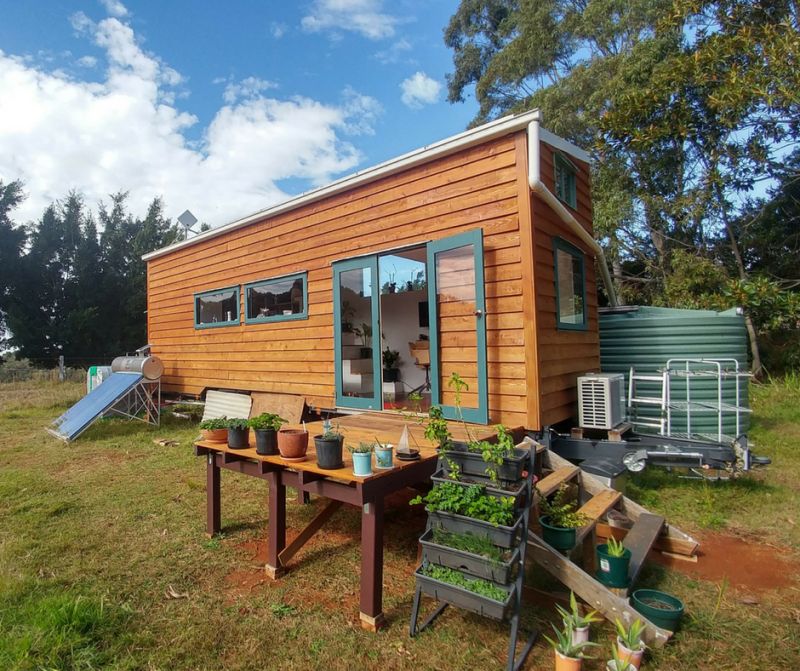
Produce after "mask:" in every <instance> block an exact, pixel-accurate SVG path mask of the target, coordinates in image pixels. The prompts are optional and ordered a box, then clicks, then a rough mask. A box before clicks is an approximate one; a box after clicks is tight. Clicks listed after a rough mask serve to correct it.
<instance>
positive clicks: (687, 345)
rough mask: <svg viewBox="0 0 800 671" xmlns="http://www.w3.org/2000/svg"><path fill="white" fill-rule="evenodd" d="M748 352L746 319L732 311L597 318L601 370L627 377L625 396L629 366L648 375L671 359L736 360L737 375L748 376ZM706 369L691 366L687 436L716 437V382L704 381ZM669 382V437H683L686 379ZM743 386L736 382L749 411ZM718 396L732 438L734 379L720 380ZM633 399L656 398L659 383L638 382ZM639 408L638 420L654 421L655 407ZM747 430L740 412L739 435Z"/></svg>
mask: <svg viewBox="0 0 800 671" xmlns="http://www.w3.org/2000/svg"><path fill="white" fill-rule="evenodd" d="M747 352H748V345H747V330H746V328H745V323H744V317H743V316H742V315H741V314H739V313H738V311H737V310H736V309H733V310H727V311H725V312H714V311H712V310H678V309H674V308H660V307H645V306H641V307H623V308H611V309H608V310H605V311H601V313H600V365H601V369H602V370H603V372H606V373H624V374H625V384H626V387H625V389H626V395H627V390H628V373H629V371H630V369H631V367H633V368H634V369H635V370H636V373H637V374H651V375H652V374H657V373H660V372H661V371H663V369H664V368H665V366H666V364H667V361H668V360H669V359H735V360H736V361H738V362H739V368H740V370H741V371H747V370H748V363H747ZM709 368H710V367H709V366H706V365H703V364H692V365H690V369H691V371H692V375H691V376H688V381H689V384H690V385H691V386H690V398H691V402H692V406H691V433H692V434H700V435H704V436H708V437H710V438H716V436H717V433H718V422H719V416H718V414H717V410H716V408H717V405H718V404H717V399H718V383H717V379H716V377H711V376H706V374H705V371H706V370H707V369H709ZM670 379H671V382H670V395H671V399H672V401H673V404H672V409H671V411H670V412H671V415H672V432H673V433H674V434H680V433H685V432H686V428H687V427H686V424H687V421H686V420H687V417H686V409H685V401H686V381H687V376H685V375H674V376H671V378H670ZM747 382H748V381H747V378H745V377H742V378H740V390H739V399H738V403H739V406H740V407H741V406H743V407H748V406H749V403H748V395H747V386H748V384H747ZM722 391H723V398H722V400H723V408H724V409H725V412H723V414H722V420H723V434H725V435H728V436H735V435H736V419H735V413H734V412H733V408H734V407H735V406H736V405H737V392H736V379H735V377H733V376H726V377H724V378H723V382H722ZM636 396H637V397H640V398H642V397H645V398H655V397H660V396H661V387H660V385H659V384H658V383H657V382H637V383H636ZM638 407H639V408H640V410H639V416H640V417H642V418H644V419H645V420H648V419H649V420H650V421H653V420H656V421H657V420H658V418H659V416H660V409H659V408H658V407H657V406H655V405H648V404H639V405H638ZM748 426H749V413H747V412H742V413H740V426H739V431H740V432H745V431H746V430H747V427H748ZM644 430H649V431H658V429H644Z"/></svg>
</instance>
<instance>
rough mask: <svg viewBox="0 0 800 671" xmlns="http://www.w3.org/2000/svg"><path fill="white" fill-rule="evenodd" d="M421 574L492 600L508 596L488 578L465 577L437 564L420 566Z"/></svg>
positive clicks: (501, 601) (501, 599)
mask: <svg viewBox="0 0 800 671" xmlns="http://www.w3.org/2000/svg"><path fill="white" fill-rule="evenodd" d="M422 574H423V575H426V576H428V577H429V578H433V579H434V580H439V581H441V582H446V583H447V584H448V585H455V586H456V587H463V588H464V589H466V590H469V591H470V592H474V593H475V594H479V595H480V596H485V597H487V598H489V599H491V600H492V601H499V602H500V603H503V602H504V601H505V600H506V599H507V598H508V592H506V591H505V590H502V589H500V588H499V587H498V586H497V585H495V584H494V583H491V582H489V581H488V580H481V579H480V578H467V577H465V576H464V575H463V574H462V573H460V572H459V571H455V570H453V569H451V568H446V567H445V566H439V565H438V564H428V565H427V566H423V567H422Z"/></svg>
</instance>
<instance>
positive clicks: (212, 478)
mask: <svg viewBox="0 0 800 671" xmlns="http://www.w3.org/2000/svg"><path fill="white" fill-rule="evenodd" d="M206 459H207V461H206V532H207V533H208V535H209V536H213V535H214V534H216V533H219V531H220V528H221V526H222V525H221V521H220V520H221V514H220V496H219V466H217V460H216V455H215V454H214V453H213V452H209V453H208V454H207V455H206Z"/></svg>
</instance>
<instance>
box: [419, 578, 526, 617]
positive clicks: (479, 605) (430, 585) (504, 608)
mask: <svg viewBox="0 0 800 671" xmlns="http://www.w3.org/2000/svg"><path fill="white" fill-rule="evenodd" d="M421 569H422V567H421V566H420V567H419V568H418V569H417V570H416V572H415V573H414V575H415V576H416V578H417V585H419V587H420V588H421V589H422V591H423V592H424V593H425V594H427V595H428V596H432V597H433V598H434V599H436V600H437V601H444V602H446V603H449V604H452V605H453V606H458V607H459V608H463V609H464V610H468V611H470V612H472V613H477V614H478V615H483V616H484V617H490V618H492V619H494V620H502V619H503V618H504V617H505V615H506V613H507V612H508V609H509V607H510V606H511V601H512V599H513V597H514V587H513V586H512V587H510V588H507V587H500V589H502V590H503V591H504V592H506V593H507V594H508V596H507V597H506V599H505V601H503V602H500V601H495V600H494V599H490V598H489V597H486V596H481V595H480V594H475V592H470V591H469V590H467V589H464V588H463V587H457V586H456V585H450V584H449V583H446V582H441V581H440V580H435V579H434V578H429V577H428V576H426V575H424V574H423V573H422V572H421Z"/></svg>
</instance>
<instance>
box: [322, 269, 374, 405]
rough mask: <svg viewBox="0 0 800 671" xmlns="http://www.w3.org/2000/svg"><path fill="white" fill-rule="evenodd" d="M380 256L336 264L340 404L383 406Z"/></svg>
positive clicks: (334, 289) (334, 296)
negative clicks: (381, 394)
mask: <svg viewBox="0 0 800 671" xmlns="http://www.w3.org/2000/svg"><path fill="white" fill-rule="evenodd" d="M377 278H378V263H377V257H375V256H370V257H366V258H360V259H353V260H350V261H340V262H338V263H335V264H334V266H333V303H334V361H335V371H336V373H335V374H336V404H337V405H338V406H341V407H345V408H364V409H368V410H379V409H380V407H381V404H380V394H379V393H378V390H379V389H380V374H381V371H380V368H379V361H380V339H378V338H375V335H376V334H377V335H379V334H380V328H379V325H378V291H377Z"/></svg>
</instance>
